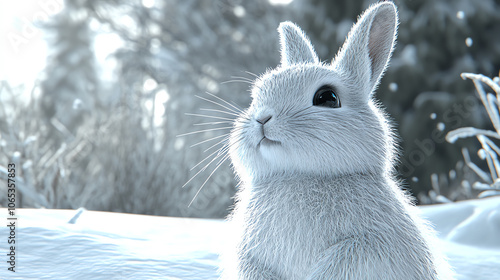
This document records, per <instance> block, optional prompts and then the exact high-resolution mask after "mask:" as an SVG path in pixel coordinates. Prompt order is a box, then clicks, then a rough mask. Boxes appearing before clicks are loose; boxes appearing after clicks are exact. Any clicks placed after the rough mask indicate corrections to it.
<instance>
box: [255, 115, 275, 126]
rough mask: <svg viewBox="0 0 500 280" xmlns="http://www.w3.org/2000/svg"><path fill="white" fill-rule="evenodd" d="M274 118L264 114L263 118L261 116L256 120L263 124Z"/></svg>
mask: <svg viewBox="0 0 500 280" xmlns="http://www.w3.org/2000/svg"><path fill="white" fill-rule="evenodd" d="M271 118H272V116H264V117H262V118H259V119H256V121H257V122H258V123H260V124H261V125H264V124H265V123H267V122H268V121H269V120H270V119H271Z"/></svg>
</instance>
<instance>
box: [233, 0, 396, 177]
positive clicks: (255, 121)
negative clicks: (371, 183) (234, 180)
mask: <svg viewBox="0 0 500 280" xmlns="http://www.w3.org/2000/svg"><path fill="white" fill-rule="evenodd" d="M397 24H398V19H397V12H396V7H395V6H394V4H392V3H391V2H382V3H379V4H376V5H373V6H371V7H370V8H369V9H368V10H367V11H366V12H365V13H364V14H363V15H362V16H361V17H360V18H359V20H358V22H357V23H356V24H355V25H354V26H353V28H352V29H351V31H350V33H349V35H348V37H347V40H346V42H345V43H344V45H343V47H342V48H341V50H340V51H339V53H338V54H337V56H336V57H335V59H334V60H333V61H332V63H331V64H330V63H328V64H325V63H321V62H320V61H319V59H318V57H317V55H316V53H315V51H314V49H313V47H312V45H311V43H310V41H309V39H307V37H306V36H305V34H304V33H303V32H302V31H301V30H300V29H299V27H297V26H296V25H294V24H293V23H290V22H283V23H281V24H280V26H279V28H278V31H279V34H280V43H281V64H280V65H279V66H278V67H277V68H276V69H274V70H272V71H269V72H267V73H266V74H264V75H262V76H261V77H260V78H258V79H257V80H256V81H255V83H254V85H253V88H252V91H251V94H252V103H251V105H250V107H249V108H248V109H247V110H246V111H245V112H244V113H243V114H242V115H241V116H239V118H238V119H237V120H236V123H235V125H234V128H233V130H232V132H231V137H230V146H229V147H230V156H231V161H232V163H233V165H234V167H235V169H236V171H237V173H238V175H239V176H240V177H243V178H262V177H268V176H277V175H278V176H283V175H284V176H286V175H287V174H290V175H291V174H297V173H305V174H314V175H323V176H332V175H333V176H338V175H342V174H350V173H379V174H380V172H385V171H388V170H389V169H390V167H391V166H392V158H393V157H394V155H393V154H394V151H393V149H394V148H393V146H394V144H393V141H392V135H391V129H390V128H389V125H388V124H387V121H386V118H385V116H384V114H383V112H382V111H381V110H380V109H379V108H378V106H377V104H376V102H375V101H374V100H373V99H372V95H373V92H374V90H375V88H376V87H377V85H378V83H379V80H380V78H381V76H382V74H383V72H384V70H385V68H386V65H387V63H388V61H389V58H390V56H391V53H392V50H393V46H394V43H395V37H396V29H397Z"/></svg>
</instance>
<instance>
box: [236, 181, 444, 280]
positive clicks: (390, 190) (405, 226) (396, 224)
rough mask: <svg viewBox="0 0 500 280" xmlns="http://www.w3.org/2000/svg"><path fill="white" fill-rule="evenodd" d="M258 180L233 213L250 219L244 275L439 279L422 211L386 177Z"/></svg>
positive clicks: (243, 244)
mask: <svg viewBox="0 0 500 280" xmlns="http://www.w3.org/2000/svg"><path fill="white" fill-rule="evenodd" d="M254 183H255V184H254V185H252V187H251V188H252V190H251V191H250V190H243V191H242V192H241V193H240V197H241V201H240V204H239V205H238V209H237V210H236V213H235V216H234V217H233V219H234V221H241V220H244V221H245V222H243V223H238V224H239V225H241V226H243V228H242V229H241V230H242V232H244V235H243V240H242V241H243V242H241V243H240V246H241V247H240V248H239V253H240V255H239V262H240V263H239V265H240V271H239V273H240V277H241V278H242V279H436V277H435V275H436V271H435V267H433V265H432V263H431V260H432V255H431V254H430V252H429V248H427V245H426V244H425V243H424V242H422V240H425V238H424V236H422V235H421V234H420V229H419V228H417V225H416V224H415V221H416V218H415V216H414V215H413V214H412V213H410V211H409V209H407V208H408V207H407V206H406V205H407V203H406V201H405V198H404V197H401V194H400V192H399V190H397V186H396V185H395V184H394V183H392V182H390V181H387V180H385V178H383V177H382V178H381V177H378V176H377V175H376V174H352V175H348V176H340V177H325V178H318V177H309V175H307V174H295V175H290V176H289V177H288V178H287V179H286V180H283V179H278V180H276V179H272V178H270V179H269V180H265V181H262V182H254ZM242 187H245V186H242ZM396 197H397V198H396ZM240 215H241V216H240ZM260 271H264V272H260ZM261 273H269V275H273V277H261V275H263V274H261ZM264 275H266V274H264Z"/></svg>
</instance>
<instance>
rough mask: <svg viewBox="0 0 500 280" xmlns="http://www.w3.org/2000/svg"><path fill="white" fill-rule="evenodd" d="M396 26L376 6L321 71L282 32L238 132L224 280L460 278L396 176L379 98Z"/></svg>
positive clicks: (313, 57)
mask: <svg viewBox="0 0 500 280" xmlns="http://www.w3.org/2000/svg"><path fill="white" fill-rule="evenodd" d="M397 26H398V16H397V9H396V7H395V5H394V4H393V3H392V2H380V3H377V4H373V5H372V6H370V7H369V8H368V9H367V10H366V11H365V12H364V13H363V14H362V15H361V16H360V17H359V19H358V21H357V23H356V24H355V25H354V26H353V27H352V29H351V31H350V33H349V34H348V36H347V39H346V42H345V43H344V45H343V46H342V48H341V49H340V51H339V52H338V54H337V55H336V57H335V58H334V59H333V60H332V62H331V63H322V62H320V60H319V58H318V56H317V54H316V53H315V51H314V48H313V46H312V45H311V43H310V41H309V39H308V38H307V37H306V35H305V34H304V32H303V31H302V30H301V29H300V28H299V27H298V26H296V25H295V24H293V23H291V22H282V23H281V24H280V25H279V27H278V32H279V35H280V36H279V38H280V45H281V51H280V53H281V62H280V65H279V66H278V67H277V68H276V69H273V70H269V71H268V72H267V73H265V74H263V75H262V76H260V77H258V78H257V80H256V81H255V82H254V83H253V86H252V89H251V97H252V102H251V104H250V106H249V108H248V109H246V110H245V111H243V112H242V113H241V115H239V116H238V118H237V119H236V120H235V122H234V125H233V128H232V131H231V133H230V138H229V146H228V147H229V157H230V159H231V163H232V165H233V168H234V170H235V173H236V176H237V178H238V180H239V186H240V187H239V189H238V191H237V194H236V202H235V206H234V209H233V211H232V213H231V214H230V215H229V216H228V221H229V224H230V225H231V227H232V228H233V232H232V233H231V235H232V236H234V241H233V242H234V243H231V244H232V246H229V252H228V253H227V254H225V255H223V256H222V257H221V258H222V264H221V266H222V272H221V278H222V279H255V280H256V279H267V280H270V279H404V280H410V279H419V280H423V279H452V278H453V273H452V270H451V268H450V267H449V265H448V264H447V261H446V260H445V258H444V256H443V255H441V254H440V252H439V251H438V250H436V245H435V244H434V241H433V240H434V238H435V237H434V233H433V232H432V230H431V228H430V227H429V226H428V225H427V224H426V222H424V221H423V220H422V219H421V218H419V216H418V212H417V210H416V209H417V208H416V207H415V206H414V204H413V202H412V201H411V199H410V198H409V195H407V194H406V193H405V192H404V191H403V190H402V189H401V188H400V184H401V183H400V182H398V180H397V179H396V178H395V175H394V173H395V172H394V167H393V165H394V162H395V160H396V157H397V149H396V148H395V146H396V143H395V140H394V139H395V135H394V132H393V130H392V128H391V126H390V123H389V121H388V118H387V116H386V114H385V113H384V112H383V110H382V109H381V106H380V105H379V104H378V103H377V102H376V101H375V100H374V99H373V93H374V91H375V89H376V88H377V86H378V84H379V81H380V79H381V76H382V75H383V73H384V71H385V69H386V67H387V64H388V61H389V59H390V57H391V54H392V52H393V49H394V44H395V38H396V34H397ZM228 242H229V241H228Z"/></svg>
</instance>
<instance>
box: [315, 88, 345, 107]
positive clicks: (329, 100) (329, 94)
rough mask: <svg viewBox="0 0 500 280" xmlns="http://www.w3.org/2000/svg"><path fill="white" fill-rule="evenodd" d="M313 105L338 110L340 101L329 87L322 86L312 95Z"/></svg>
mask: <svg viewBox="0 0 500 280" xmlns="http://www.w3.org/2000/svg"><path fill="white" fill-rule="evenodd" d="M313 105H314V106H324V107H330V108H340V99H339V96H338V95H337V94H336V93H335V91H333V88H332V87H331V86H322V87H320V88H319V89H318V90H317V91H316V93H315V94H314V99H313Z"/></svg>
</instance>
